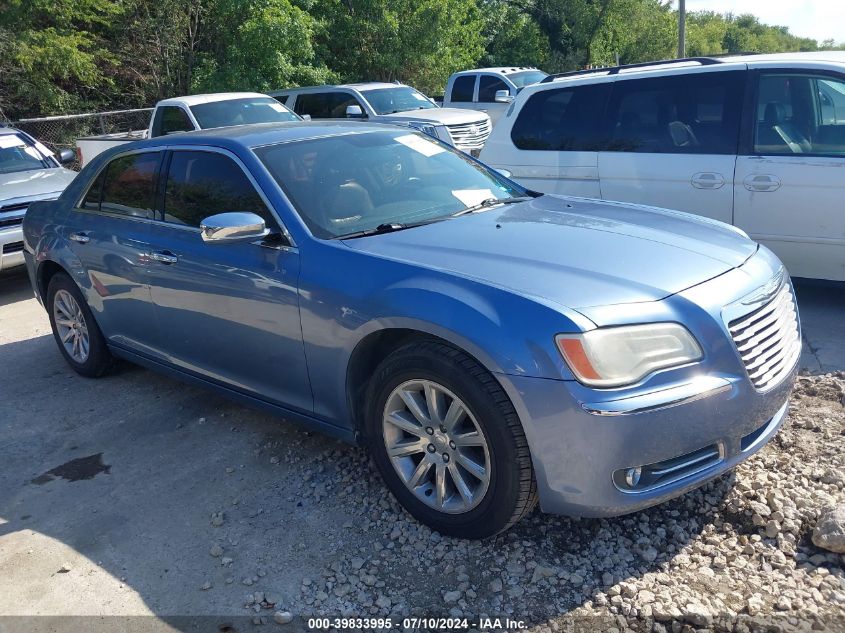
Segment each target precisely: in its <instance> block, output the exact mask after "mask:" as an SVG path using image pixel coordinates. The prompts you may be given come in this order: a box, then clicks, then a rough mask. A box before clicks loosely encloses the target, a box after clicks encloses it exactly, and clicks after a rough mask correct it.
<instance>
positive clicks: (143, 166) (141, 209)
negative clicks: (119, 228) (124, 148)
mask: <svg viewBox="0 0 845 633" xmlns="http://www.w3.org/2000/svg"><path fill="white" fill-rule="evenodd" d="M160 162H161V153H160V152H144V153H141V154H129V155H128V156H120V157H119V158H115V159H114V160H113V161H111V162H110V163H109V164H108V166H106V168H105V169H104V170H103V172H101V174H100V176H99V177H98V178H97V180H95V181H94V183H93V184H92V185H91V188H90V189H89V190H88V194H87V195H86V196H85V199H84V200H83V203H82V208H84V209H88V210H93V211H101V212H104V213H113V214H117V215H126V216H131V217H136V218H145V219H148V220H152V219H153V218H154V217H155V212H154V211H153V207H154V200H155V192H156V174H157V173H158V168H159V163H160Z"/></svg>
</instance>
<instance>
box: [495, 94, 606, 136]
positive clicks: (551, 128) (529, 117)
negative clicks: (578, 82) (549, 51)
mask: <svg viewBox="0 0 845 633" xmlns="http://www.w3.org/2000/svg"><path fill="white" fill-rule="evenodd" d="M609 93H610V86H609V84H593V85H584V86H575V87H572V88H558V89H551V90H542V91H540V92H537V93H536V94H534V95H532V96H531V97H529V99H528V101H527V102H526V103H525V105H524V106H523V107H522V110H520V111H519V115H518V116H517V119H516V122H515V123H514V125H513V129H512V130H511V139H512V140H513V143H514V145H516V147H517V148H519V149H524V150H541V151H598V150H599V149H601V147H602V130H601V113H602V112H603V111H604V107H605V103H606V101H607V96H608V94H609Z"/></svg>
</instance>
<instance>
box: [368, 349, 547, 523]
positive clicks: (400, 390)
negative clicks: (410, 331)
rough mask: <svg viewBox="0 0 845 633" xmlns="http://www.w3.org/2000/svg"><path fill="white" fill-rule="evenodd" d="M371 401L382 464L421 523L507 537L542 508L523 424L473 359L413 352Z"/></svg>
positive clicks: (380, 371) (385, 364)
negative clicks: (519, 524)
mask: <svg viewBox="0 0 845 633" xmlns="http://www.w3.org/2000/svg"><path fill="white" fill-rule="evenodd" d="M366 402H367V403H368V410H367V411H366V413H365V421H364V423H365V429H364V431H365V436H366V443H367V444H368V446H369V449H370V451H371V453H372V456H373V459H374V461H375V462H376V465H377V467H378V469H379V471H380V472H381V475H382V477H383V479H384V481H385V483H386V485H387V487H388V488H389V489H390V491H391V492H392V493H393V495H394V496H395V497H396V498H397V499H398V501H399V502H400V503H401V504H402V506H404V507H405V509H406V510H408V512H410V513H411V514H412V515H413V516H414V517H415V518H416V519H417V520H419V521H420V522H422V523H424V524H426V525H428V526H429V527H431V528H432V529H434V530H437V531H438V532H440V533H441V534H445V535H449V536H456V537H459V538H469V539H480V538H486V537H489V536H493V535H495V534H498V533H500V532H503V531H504V530H507V529H508V528H510V527H511V526H512V525H514V524H515V523H516V522H517V521H519V520H520V519H521V518H522V517H523V516H525V515H526V514H528V513H529V512H530V511H531V510H532V509H533V508H534V506H535V505H536V502H537V483H536V480H535V478H534V471H533V469H532V466H531V455H530V452H529V450H528V442H527V441H526V439H525V433H524V432H523V429H522V424H521V423H520V421H519V418H518V416H517V414H516V411H515V410H514V408H513V405H512V404H511V402H510V399H509V398H508V397H507V395H506V394H505V392H504V390H503V389H502V387H501V385H499V383H498V382H497V381H496V379H495V378H494V377H493V376H492V375H491V374H490V373H489V372H488V371H487V370H485V369H484V368H483V367H482V366H481V365H479V364H478V362H476V361H475V360H474V359H473V358H471V357H470V356H469V355H467V354H466V353H464V352H462V351H460V350H458V349H456V348H454V347H451V346H450V345H447V344H445V343H441V342H439V341H434V340H423V341H416V342H413V343H410V344H407V345H405V346H403V347H401V348H399V349H397V350H395V351H394V352H392V353H391V354H390V355H389V356H388V357H387V358H385V359H384V361H382V363H381V364H380V365H379V366H378V368H377V369H376V371H375V373H374V375H373V377H372V379H371V381H370V384H369V389H368V394H367V400H366ZM432 408H433V409H434V410H435V414H434V415H433V416H432V414H431V409H432ZM461 410H463V411H464V413H463V414H460V411H461ZM453 412H454V413H453ZM432 420H433V421H434V422H433V423H431V424H429V423H428V422H429V421H432ZM438 422H443V423H444V424H443V426H440V424H438ZM432 449H433V450H432ZM479 466H481V468H479ZM485 475H486V481H485ZM459 481H462V482H463V483H462V484H461V485H459Z"/></svg>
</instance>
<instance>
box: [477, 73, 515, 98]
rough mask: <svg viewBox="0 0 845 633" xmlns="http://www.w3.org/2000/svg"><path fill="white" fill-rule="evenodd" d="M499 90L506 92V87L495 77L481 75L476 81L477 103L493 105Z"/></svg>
mask: <svg viewBox="0 0 845 633" xmlns="http://www.w3.org/2000/svg"><path fill="white" fill-rule="evenodd" d="M499 90H508V85H507V84H506V83H505V82H504V81H502V80H501V79H500V78H499V77H496V76H495V75H481V77H479V79H478V102H479V103H494V102H495V101H496V92H498V91H499Z"/></svg>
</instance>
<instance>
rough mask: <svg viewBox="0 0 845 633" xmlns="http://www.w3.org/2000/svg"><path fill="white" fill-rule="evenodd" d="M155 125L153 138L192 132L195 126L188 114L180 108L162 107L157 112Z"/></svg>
mask: <svg viewBox="0 0 845 633" xmlns="http://www.w3.org/2000/svg"><path fill="white" fill-rule="evenodd" d="M155 116H156V120H155V122H154V123H153V133H152V135H153V136H164V135H165V134H173V133H175V132H191V131H193V129H194V124H193V123H191V119H190V118H188V113H187V112H185V111H184V110H183V109H182V108H180V107H179V106H161V107H160V108H158V110H157V111H156V115H155Z"/></svg>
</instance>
